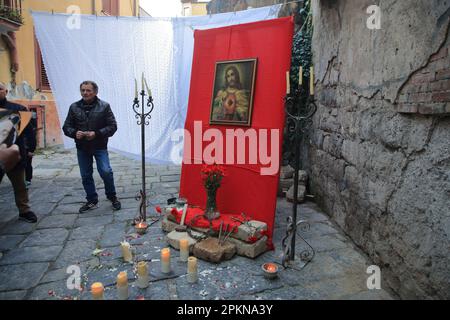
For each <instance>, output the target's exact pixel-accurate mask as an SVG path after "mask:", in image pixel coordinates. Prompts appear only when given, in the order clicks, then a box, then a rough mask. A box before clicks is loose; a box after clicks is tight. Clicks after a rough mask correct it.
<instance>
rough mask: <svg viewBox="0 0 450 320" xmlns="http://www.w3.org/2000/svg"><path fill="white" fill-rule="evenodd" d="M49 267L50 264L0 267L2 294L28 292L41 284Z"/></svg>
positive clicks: (0, 289)
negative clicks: (40, 281) (19, 291)
mask: <svg viewBox="0 0 450 320" xmlns="http://www.w3.org/2000/svg"><path fill="white" fill-rule="evenodd" d="M48 267H49V264H48V263H25V264H21V265H20V267H18V266H17V265H9V266H0V292H1V291H13V290H28V289H30V288H33V287H34V286H36V285H37V284H38V283H39V280H40V279H41V278H42V276H43V275H44V274H45V272H46V271H47V269H48Z"/></svg>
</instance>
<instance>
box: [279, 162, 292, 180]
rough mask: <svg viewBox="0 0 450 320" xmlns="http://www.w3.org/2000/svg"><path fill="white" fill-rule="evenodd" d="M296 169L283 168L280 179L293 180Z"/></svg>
mask: <svg viewBox="0 0 450 320" xmlns="http://www.w3.org/2000/svg"><path fill="white" fill-rule="evenodd" d="M294 172H295V170H294V168H292V167H291V166H290V165H287V166H283V167H281V170H280V179H291V178H292V177H293V176H294Z"/></svg>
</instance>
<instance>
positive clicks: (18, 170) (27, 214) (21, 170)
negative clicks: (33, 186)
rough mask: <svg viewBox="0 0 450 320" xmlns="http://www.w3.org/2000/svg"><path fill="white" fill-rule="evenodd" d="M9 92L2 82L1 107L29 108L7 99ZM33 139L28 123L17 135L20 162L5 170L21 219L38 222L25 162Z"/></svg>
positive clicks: (0, 91) (24, 109)
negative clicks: (28, 188)
mask: <svg viewBox="0 0 450 320" xmlns="http://www.w3.org/2000/svg"><path fill="white" fill-rule="evenodd" d="M7 94H8V89H6V86H5V85H4V84H3V83H0V108H3V109H6V110H10V111H14V112H19V111H27V108H25V107H24V106H22V105H20V104H17V103H12V102H10V101H8V100H7V99H6V96H7ZM32 140H33V132H32V130H31V127H30V126H29V125H27V126H26V127H25V129H24V131H23V132H22V134H21V135H20V136H19V137H17V139H16V141H15V142H14V143H15V144H16V145H17V146H18V147H19V151H20V157H21V159H20V161H19V163H18V164H17V165H16V166H15V167H14V168H13V169H12V170H9V171H7V168H5V171H7V172H6V174H7V175H8V178H9V180H10V181H11V184H12V186H13V189H14V198H15V200H16V206H17V208H18V209H19V220H23V221H26V222H29V223H35V222H37V217H36V215H35V214H34V212H33V211H31V208H30V205H29V199H28V191H27V188H26V186H25V163H26V159H27V153H28V151H27V149H28V146H27V145H26V143H27V141H28V142H32ZM34 144H36V141H34Z"/></svg>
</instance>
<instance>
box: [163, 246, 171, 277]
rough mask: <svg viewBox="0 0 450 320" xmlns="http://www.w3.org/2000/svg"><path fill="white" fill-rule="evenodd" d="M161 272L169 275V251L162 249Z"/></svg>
mask: <svg viewBox="0 0 450 320" xmlns="http://www.w3.org/2000/svg"><path fill="white" fill-rule="evenodd" d="M161 272H162V273H170V249H169V248H164V249H162V250H161Z"/></svg>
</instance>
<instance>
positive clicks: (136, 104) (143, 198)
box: [133, 74, 154, 223]
mask: <svg viewBox="0 0 450 320" xmlns="http://www.w3.org/2000/svg"><path fill="white" fill-rule="evenodd" d="M144 83H145V86H146V87H147V93H148V95H147V94H146V93H145V91H144ZM139 95H140V96H141V99H140V100H141V101H139V99H138V92H137V83H136V81H135V97H134V101H133V111H134V113H135V117H136V119H138V120H137V124H138V125H139V126H141V160H142V188H141V190H140V191H139V193H138V194H137V195H136V200H137V201H140V205H139V218H138V220H139V222H143V221H146V219H147V193H146V188H145V126H148V125H149V124H150V121H149V120H150V119H151V113H152V111H153V108H154V105H153V97H152V92H151V91H150V89H149V88H148V85H147V81H146V80H145V78H144V74H142V90H141V92H140V93H139ZM146 96H148V97H147V103H145V97H146ZM146 107H147V108H148V109H146ZM139 108H141V110H139ZM146 110H147V112H146ZM134 222H135V223H136V222H137V221H136V219H135V221H134Z"/></svg>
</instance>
